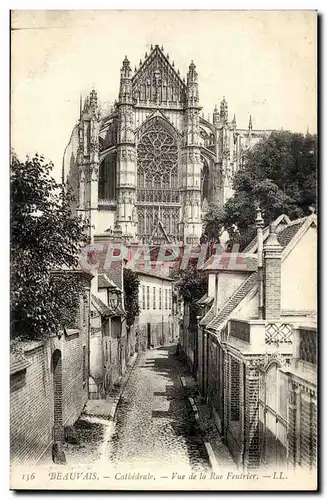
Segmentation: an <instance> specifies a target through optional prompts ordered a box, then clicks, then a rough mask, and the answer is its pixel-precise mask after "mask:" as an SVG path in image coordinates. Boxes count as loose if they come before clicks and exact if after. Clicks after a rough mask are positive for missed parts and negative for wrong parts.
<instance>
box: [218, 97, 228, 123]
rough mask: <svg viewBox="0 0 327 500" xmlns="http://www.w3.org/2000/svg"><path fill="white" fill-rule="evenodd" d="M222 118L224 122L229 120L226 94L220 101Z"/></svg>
mask: <svg viewBox="0 0 327 500" xmlns="http://www.w3.org/2000/svg"><path fill="white" fill-rule="evenodd" d="M220 120H221V122H222V123H227V122H228V105H227V101H226V99H225V96H224V97H223V100H222V101H221V103H220Z"/></svg>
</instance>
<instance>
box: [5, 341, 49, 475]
mask: <svg viewBox="0 0 327 500" xmlns="http://www.w3.org/2000/svg"><path fill="white" fill-rule="evenodd" d="M25 356H26V358H27V359H28V360H29V361H30V363H31V365H30V366H29V367H28V368H27V369H26V370H25V371H23V372H19V373H15V374H14V375H12V376H11V377H10V453H11V463H12V464H18V463H24V464H26V465H27V464H30V465H33V464H34V463H35V462H36V461H37V460H38V459H39V458H40V457H41V455H42V454H43V453H44V452H45V451H46V449H47V447H48V446H49V444H50V443H51V441H52V428H53V391H52V375H51V372H50V352H49V347H48V346H44V345H41V346H40V347H37V348H35V349H33V350H31V351H29V352H26V353H25Z"/></svg>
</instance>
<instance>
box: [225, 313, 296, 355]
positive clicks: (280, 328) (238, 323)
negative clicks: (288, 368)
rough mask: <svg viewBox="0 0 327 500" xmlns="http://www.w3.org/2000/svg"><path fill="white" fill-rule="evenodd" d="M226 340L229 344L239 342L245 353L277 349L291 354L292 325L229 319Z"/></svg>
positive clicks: (256, 320)
mask: <svg viewBox="0 0 327 500" xmlns="http://www.w3.org/2000/svg"><path fill="white" fill-rule="evenodd" d="M226 340H228V342H230V343H233V342H234V340H236V341H237V342H238V341H241V342H242V343H243V344H244V348H245V349H246V350H247V351H253V352H258V353H259V352H267V351H274V350H276V349H278V350H279V351H283V352H285V354H288V353H289V354H291V353H292V349H293V346H292V345H293V325H291V324H290V323H285V322H283V321H271V320H259V319H254V320H240V319H231V320H230V321H229V322H228V338H227V339H226Z"/></svg>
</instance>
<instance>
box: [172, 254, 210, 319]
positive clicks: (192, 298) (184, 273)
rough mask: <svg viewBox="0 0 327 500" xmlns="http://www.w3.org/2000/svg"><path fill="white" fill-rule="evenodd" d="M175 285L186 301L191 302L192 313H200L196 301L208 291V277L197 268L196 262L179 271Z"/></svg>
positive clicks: (195, 314) (194, 314)
mask: <svg viewBox="0 0 327 500" xmlns="http://www.w3.org/2000/svg"><path fill="white" fill-rule="evenodd" d="M175 286H176V288H177V290H178V293H179V295H180V296H181V297H182V298H183V299H184V301H186V302H188V303H189V304H190V313H191V314H192V315H193V317H195V316H197V315H198V314H199V313H200V308H199V306H198V305H197V304H196V302H197V301H198V300H199V299H200V298H201V297H203V295H204V294H206V293H207V291H208V277H207V275H206V274H205V273H204V272H203V271H200V270H198V269H197V265H196V263H192V262H190V263H189V265H188V267H187V268H186V269H181V270H180V271H179V277H178V278H177V279H176V282H175Z"/></svg>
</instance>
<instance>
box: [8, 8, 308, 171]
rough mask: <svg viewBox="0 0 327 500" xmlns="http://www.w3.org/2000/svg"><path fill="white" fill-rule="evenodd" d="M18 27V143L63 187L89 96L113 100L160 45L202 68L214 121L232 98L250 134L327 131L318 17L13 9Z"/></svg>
mask: <svg viewBox="0 0 327 500" xmlns="http://www.w3.org/2000/svg"><path fill="white" fill-rule="evenodd" d="M11 28H12V30H11V145H12V147H13V148H14V149H15V151H16V153H17V154H18V155H19V157H20V158H21V159H22V160H23V159H24V158H25V155H26V154H29V155H32V154H34V153H35V152H38V153H40V154H43V155H44V156H45V158H46V159H47V160H52V161H53V163H54V165H55V167H54V168H55V169H54V175H55V176H56V177H57V178H58V179H59V177H60V173H61V166H62V158H63V153H64V149H65V147H66V145H67V143H68V142H69V138H70V134H71V132H72V129H73V126H74V125H75V123H76V122H77V120H78V115H79V101H80V94H83V95H86V94H88V93H89V92H90V91H91V90H92V87H94V88H95V89H96V90H97V92H98V97H99V99H100V101H102V102H108V101H109V102H113V101H114V100H115V99H116V98H117V97H118V90H119V75H120V68H121V64H122V61H123V59H124V57H125V55H126V56H127V57H128V58H129V60H130V62H131V66H132V68H133V69H134V66H135V65H137V66H138V64H139V61H140V59H142V60H144V54H145V51H147V52H149V49H150V45H151V44H153V45H155V44H159V45H160V46H161V45H163V47H164V52H165V53H167V52H168V53H169V56H170V60H171V61H172V60H174V62H175V67H176V69H177V68H179V69H180V72H181V76H184V75H185V76H186V73H187V70H188V66H189V64H190V62H191V60H194V63H195V64H196V67H197V71H198V74H199V92H200V105H201V106H202V107H203V112H204V114H205V116H206V117H207V116H208V114H209V113H210V114H212V112H213V109H214V106H215V104H217V105H219V102H220V100H221V99H222V98H223V96H225V97H226V100H227V102H228V108H229V114H230V119H231V118H232V116H233V114H234V113H235V115H236V122H237V126H238V127H240V128H245V127H247V125H248V120H249V115H250V114H251V115H252V121H253V128H254V129H255V128H258V129H265V128H267V129H281V128H283V129H286V130H291V131H294V132H302V133H306V131H307V129H308V128H309V131H310V132H311V133H315V132H316V130H317V124H316V122H317V101H316V93H317V90H316V65H317V60H316V59H317V58H316V13H315V12H314V11H214V10H206V11H195V10H194V11H182V10H180V11H176V10H175V11H160V10H157V11H149V10H148V11H144V10H143V11H131V10H125V11H123V10H121V11H117V10H112V11H110V10H106V11H104V10H103V11H100V10H97V11H90V10H84V11H82V10H71V11H63V10H61V11H60V10H58V11H13V12H12V21H11Z"/></svg>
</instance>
